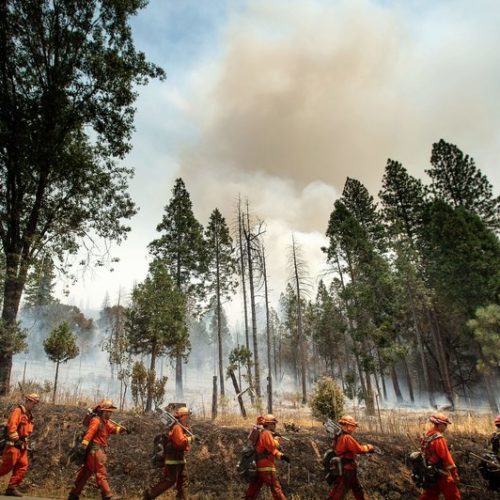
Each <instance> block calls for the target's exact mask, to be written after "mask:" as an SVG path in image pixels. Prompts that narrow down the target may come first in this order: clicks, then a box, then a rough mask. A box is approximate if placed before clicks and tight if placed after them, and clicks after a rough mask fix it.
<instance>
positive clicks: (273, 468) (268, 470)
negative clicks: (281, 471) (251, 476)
mask: <svg viewBox="0 0 500 500" xmlns="http://www.w3.org/2000/svg"><path fill="white" fill-rule="evenodd" d="M257 470H258V471H259V472H276V467H257Z"/></svg>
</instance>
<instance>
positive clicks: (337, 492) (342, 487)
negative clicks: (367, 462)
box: [328, 471, 349, 500]
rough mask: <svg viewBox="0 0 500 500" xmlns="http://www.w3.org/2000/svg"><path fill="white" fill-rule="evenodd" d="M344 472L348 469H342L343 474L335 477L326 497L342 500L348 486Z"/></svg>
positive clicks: (347, 490) (346, 472)
mask: <svg viewBox="0 0 500 500" xmlns="http://www.w3.org/2000/svg"><path fill="white" fill-rule="evenodd" d="M346 474H348V471H344V474H343V475H342V476H339V477H338V478H337V479H335V482H334V483H333V488H332V489H331V491H330V493H329V495H328V498H330V499H332V500H344V498H345V496H346V495H347V493H348V492H349V486H348V483H347V481H346Z"/></svg>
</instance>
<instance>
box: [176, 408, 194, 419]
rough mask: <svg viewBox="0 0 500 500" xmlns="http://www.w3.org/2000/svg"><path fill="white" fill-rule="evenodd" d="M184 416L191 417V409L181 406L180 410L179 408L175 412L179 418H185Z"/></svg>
mask: <svg viewBox="0 0 500 500" xmlns="http://www.w3.org/2000/svg"><path fill="white" fill-rule="evenodd" d="M184 415H191V412H190V411H189V408H188V407H187V406H181V407H180V408H177V410H175V416H176V417H177V418H179V417H183V416H184Z"/></svg>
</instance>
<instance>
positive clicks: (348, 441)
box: [343, 434, 374, 455]
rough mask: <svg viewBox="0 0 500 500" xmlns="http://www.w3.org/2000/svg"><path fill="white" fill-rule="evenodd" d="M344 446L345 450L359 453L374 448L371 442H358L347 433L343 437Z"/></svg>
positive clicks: (370, 450)
mask: <svg viewBox="0 0 500 500" xmlns="http://www.w3.org/2000/svg"><path fill="white" fill-rule="evenodd" d="M343 444H344V447H345V449H346V450H347V451H350V452H351V453H355V454H357V455H361V454H363V453H371V452H373V450H374V448H373V445H372V444H360V443H358V442H357V441H356V440H355V439H354V438H353V437H352V436H350V435H349V434H347V435H346V436H345V438H344V442H343Z"/></svg>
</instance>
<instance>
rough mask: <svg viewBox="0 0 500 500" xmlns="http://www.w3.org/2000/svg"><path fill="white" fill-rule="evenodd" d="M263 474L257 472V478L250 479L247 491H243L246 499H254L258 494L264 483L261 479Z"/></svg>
mask: <svg viewBox="0 0 500 500" xmlns="http://www.w3.org/2000/svg"><path fill="white" fill-rule="evenodd" d="M263 474H264V473H263V472H257V479H255V481H252V482H251V483H250V484H249V485H248V488H247V491H246V493H245V499H246V500H255V499H256V498H257V497H258V496H259V492H260V489H261V488H262V485H263V484H264V481H263V479H262V478H263Z"/></svg>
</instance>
